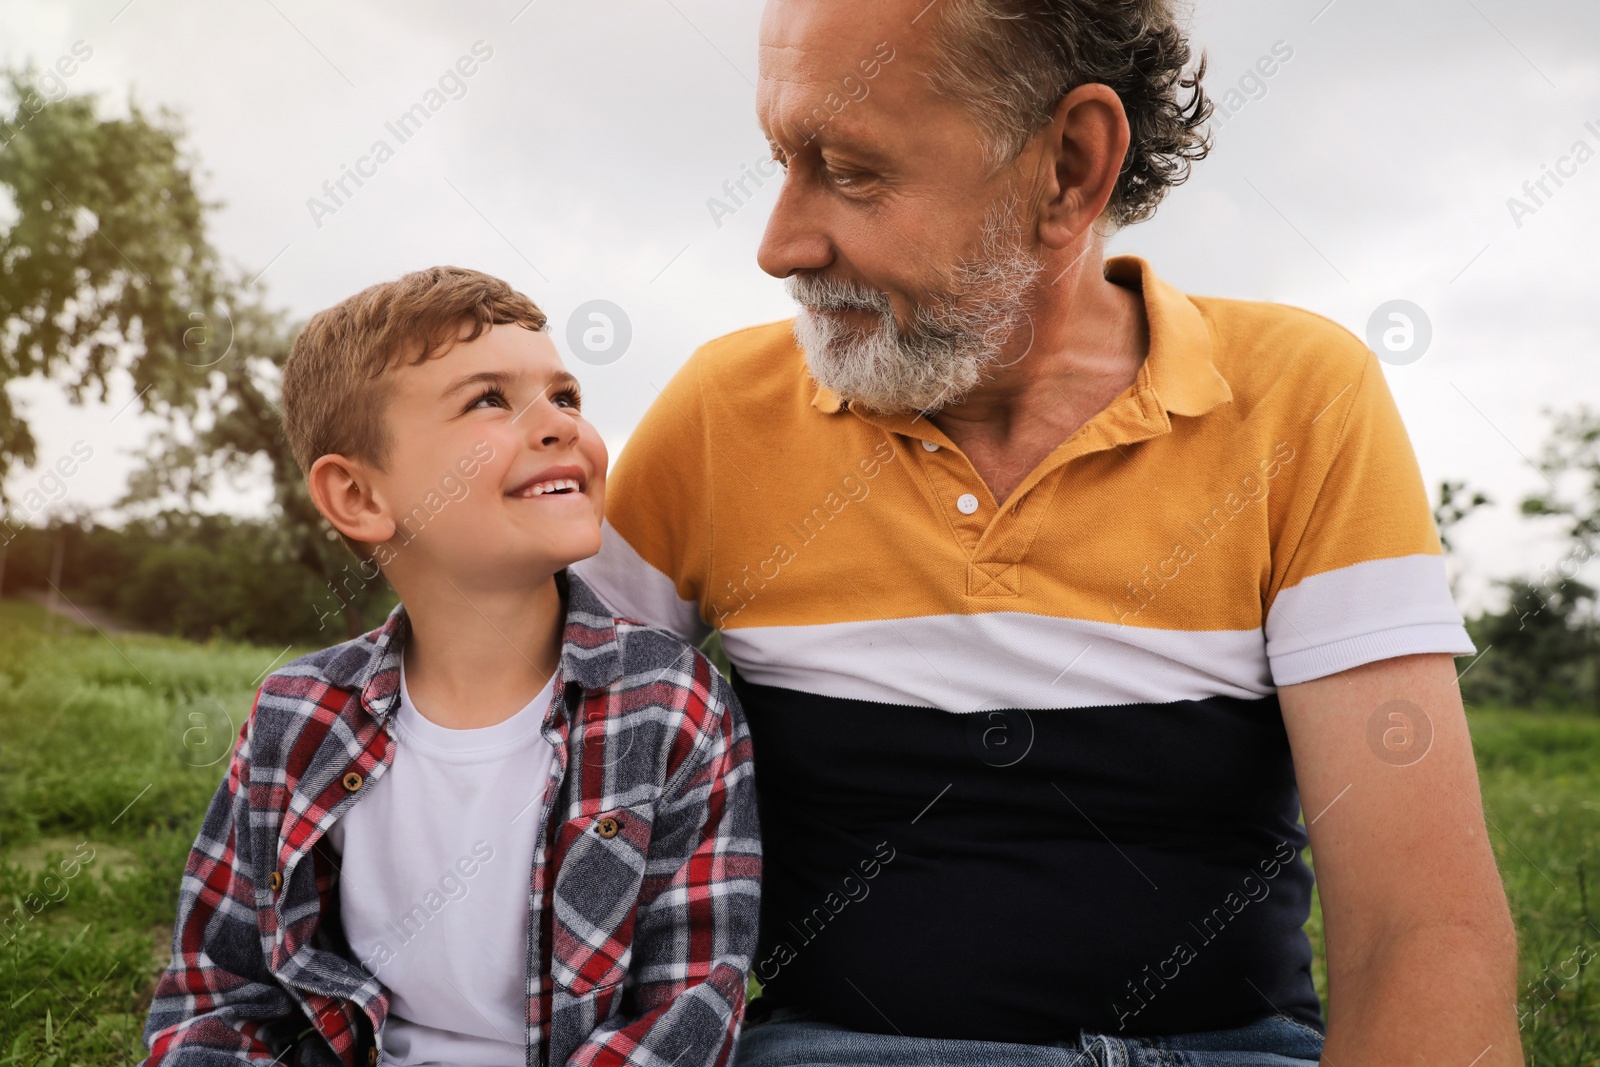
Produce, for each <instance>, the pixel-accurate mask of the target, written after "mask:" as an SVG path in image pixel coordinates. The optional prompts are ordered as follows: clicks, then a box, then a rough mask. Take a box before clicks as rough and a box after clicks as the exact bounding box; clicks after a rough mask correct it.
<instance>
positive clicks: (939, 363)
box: [785, 196, 1044, 413]
mask: <svg viewBox="0 0 1600 1067" xmlns="http://www.w3.org/2000/svg"><path fill="white" fill-rule="evenodd" d="M1020 203H1021V201H1020V198H1018V197H1016V196H1009V197H1006V198H1005V199H1003V200H1002V201H1001V202H999V203H998V204H997V205H996V206H995V207H994V208H991V209H990V211H989V212H988V214H987V215H986V216H985V217H984V222H983V244H982V247H981V248H980V250H979V252H978V255H977V256H976V257H975V258H974V259H971V260H967V261H964V262H962V263H959V264H958V265H957V266H956V268H955V270H954V271H953V272H952V276H951V280H950V285H949V287H948V288H947V289H945V290H944V291H943V292H940V293H939V294H937V295H936V296H935V297H934V298H933V299H932V300H930V301H927V302H925V303H918V304H917V305H916V306H915V308H914V309H913V313H912V319H911V324H910V326H909V327H908V328H907V329H906V330H904V331H902V330H901V329H900V327H899V324H898V323H897V322H896V321H895V315H894V307H893V305H892V304H891V303H890V302H889V297H888V295H887V294H886V293H882V292H879V291H878V290H875V289H869V288H866V287H865V286H859V285H854V284H851V283H848V282H840V281H834V280H831V279H827V278H821V277H817V276H815V275H798V274H796V275H791V276H790V277H789V278H787V279H786V280H785V287H786V288H787V289H788V291H789V296H790V297H791V298H792V299H793V300H794V301H795V302H796V303H798V304H800V305H801V310H800V314H799V316H798V317H796V319H795V323H794V336H795V340H797V341H799V343H800V347H801V348H803V349H805V353H806V365H807V366H808V367H809V368H810V369H811V376H812V377H813V378H814V379H816V382H817V384H818V385H821V386H825V387H827V388H828V389H831V390H833V392H834V393H836V394H837V395H838V396H839V397H840V398H841V399H843V400H848V401H849V402H850V403H851V404H853V405H855V406H858V407H863V408H867V409H869V410H872V411H877V412H885V413H891V412H908V411H925V412H934V411H938V410H939V409H940V408H943V407H946V406H949V405H952V404H958V403H960V402H961V400H962V399H963V398H964V397H965V396H966V395H967V393H969V392H970V391H971V390H972V388H973V387H974V386H976V385H977V384H978V383H979V382H980V381H981V380H982V378H983V373H984V371H985V370H986V369H988V368H989V367H991V366H993V365H994V364H995V363H997V362H998V361H999V359H1000V356H1001V354H1002V353H1003V351H1004V349H1005V346H1006V343H1007V342H1008V341H1009V340H1010V339H1011V336H1012V334H1013V333H1015V332H1016V328H1017V326H1018V325H1019V324H1020V323H1021V322H1022V321H1023V319H1025V318H1026V317H1027V309H1026V300H1027V297H1028V295H1029V294H1030V292H1031V291H1032V289H1033V283H1034V281H1035V280H1036V279H1037V278H1038V276H1039V274H1040V272H1041V271H1042V270H1043V269H1044V268H1043V265H1042V264H1041V263H1040V262H1039V260H1038V258H1037V257H1036V256H1034V255H1033V254H1032V253H1031V252H1029V251H1028V249H1027V248H1026V247H1025V245H1024V244H1023V233H1024V232H1025V231H1024V230H1023V227H1022V225H1021V224H1020V223H1019V222H1018V221H1017V208H1018V207H1019V206H1020ZM813 309H818V310H822V309H832V310H851V309H853V310H862V311H871V312H875V313H876V314H877V316H878V321H877V322H876V323H874V324H873V325H872V326H871V327H869V328H867V329H865V330H858V329H855V328H853V327H850V326H848V325H846V324H845V323H843V322H841V321H840V320H839V319H837V318H836V317H834V316H832V315H826V314H818V313H817V310H813Z"/></svg>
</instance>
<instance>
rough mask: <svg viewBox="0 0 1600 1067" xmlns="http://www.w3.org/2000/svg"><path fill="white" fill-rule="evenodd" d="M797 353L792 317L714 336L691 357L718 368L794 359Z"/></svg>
mask: <svg viewBox="0 0 1600 1067" xmlns="http://www.w3.org/2000/svg"><path fill="white" fill-rule="evenodd" d="M798 352H799V346H798V345H797V344H796V342H795V339H794V317H793V316H790V317H789V318H787V319H777V320H774V321H772V322H763V323H760V324H758V325H755V326H746V327H744V328H743V329H740V330H734V331H733V332H732V333H725V334H723V335H722V336H721V337H714V338H712V339H711V340H709V341H707V342H706V343H705V344H703V345H701V346H700V347H698V348H696V349H695V350H694V355H693V356H692V357H691V359H692V360H693V361H696V362H701V363H708V364H712V365H715V366H717V367H719V368H720V367H739V366H749V365H752V364H755V365H761V364H767V363H772V362H774V361H779V362H781V361H785V360H792V359H794V358H795V356H796V355H797V354H798Z"/></svg>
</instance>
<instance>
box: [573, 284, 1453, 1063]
mask: <svg viewBox="0 0 1600 1067" xmlns="http://www.w3.org/2000/svg"><path fill="white" fill-rule="evenodd" d="M1105 269H1106V276H1107V277H1108V278H1109V279H1110V280H1111V281H1113V282H1115V283H1116V284H1119V285H1123V286H1125V287H1127V288H1129V289H1131V290H1133V291H1135V292H1138V293H1141V294H1142V296H1143V303H1144V307H1145V313H1146V319H1147V321H1148V325H1149V337H1150V343H1149V349H1148V352H1147V355H1146V357H1145V359H1144V361H1143V363H1142V365H1141V367H1140V369H1139V372H1138V375H1137V378H1136V380H1135V381H1134V383H1133V384H1132V385H1131V386H1129V387H1128V388H1127V389H1126V390H1125V391H1124V392H1123V393H1122V394H1121V395H1119V396H1118V397H1117V398H1116V399H1115V400H1114V401H1112V403H1111V404H1110V405H1109V406H1107V407H1106V408H1105V409H1104V410H1102V411H1100V412H1099V413H1098V414H1096V415H1095V416H1094V417H1093V418H1091V419H1090V420H1089V421H1088V422H1087V423H1086V424H1085V425H1084V426H1083V427H1082V428H1080V429H1079V430H1077V431H1076V432H1075V433H1073V434H1072V435H1071V436H1069V437H1068V438H1067V439H1066V440H1064V441H1063V442H1061V444H1060V445H1058V446H1057V447H1056V448H1055V449H1054V451H1053V452H1051V453H1050V455H1049V456H1048V457H1047V458H1046V459H1045V460H1044V461H1043V462H1041V463H1040V464H1039V465H1038V467H1037V468H1036V469H1034V470H1033V471H1032V472H1031V473H1030V474H1029V475H1028V476H1027V477H1026V478H1025V479H1024V481H1023V482H1022V483H1021V484H1020V485H1019V486H1018V487H1017V489H1016V490H1015V492H1014V493H1013V494H1012V495H1011V497H1010V498H1009V499H1007V500H1005V501H1003V502H1001V501H996V500H995V499H994V498H993V496H992V495H991V494H990V492H989V490H988V488H987V487H986V486H985V484H984V482H983V480H982V479H981V478H980V477H979V475H978V474H977V471H976V470H975V469H974V467H973V466H972V464H971V463H970V462H969V461H968V459H967V457H966V456H965V455H963V453H962V452H961V450H960V449H959V448H958V447H957V446H956V445H955V443H954V442H953V441H951V440H950V439H949V438H948V437H946V436H945V435H944V434H943V433H942V432H940V430H939V429H938V427H936V426H935V425H933V423H932V422H930V421H929V420H928V419H927V418H925V417H923V416H922V415H920V414H917V413H910V414H896V415H881V414H874V413H870V412H866V411H859V410H856V409H854V408H851V407H850V406H849V405H847V404H844V403H841V401H840V399H839V398H838V397H837V396H835V395H834V394H832V393H831V392H830V391H829V390H827V389H824V388H819V387H818V386H817V385H816V383H815V382H814V381H813V380H812V379H811V377H810V375H809V373H808V372H807V370H806V366H805V356H804V353H803V352H802V351H801V350H800V348H799V347H798V345H797V343H796V341H795V339H794V336H793V333H792V325H793V322H792V320H785V321H781V322H775V323H770V324H767V325H762V326H756V327H752V328H750V329H746V330H741V331H738V332H736V333H732V334H729V335H727V336H725V337H722V338H719V339H717V340H715V341H712V342H710V343H708V344H706V345H704V346H702V347H701V348H700V349H699V350H697V351H696V352H695V353H694V355H693V357H692V358H691V359H690V360H689V361H688V363H687V364H685V365H684V367H683V368H682V369H681V370H680V371H679V372H678V373H677V374H676V375H675V376H674V377H673V378H672V379H671V381H670V382H669V383H668V384H667V385H666V386H665V388H663V389H661V391H660V396H659V397H658V399H657V400H656V402H655V403H654V404H653V405H652V407H651V408H650V410H649V412H648V413H647V414H646V416H645V418H644V420H643V421H642V422H641V423H640V425H639V427H638V428H637V429H636V431H635V432H634V434H633V436H632V438H631V439H630V440H629V443H628V445H627V447H626V448H625V450H624V451H623V453H622V455H621V457H620V458H619V459H618V461H617V463H616V466H615V470H614V471H613V472H612V474H611V476H610V490H609V494H608V500H607V508H606V526H605V531H604V537H603V547H602V549H601V551H600V553H599V555H598V556H596V557H594V558H593V559H591V560H588V561H585V562H584V563H582V564H579V565H578V566H577V567H576V568H575V569H577V570H578V571H579V572H580V573H581V574H582V575H583V577H584V578H585V579H586V580H587V581H588V582H589V583H590V584H591V585H592V586H593V587H594V588H595V589H596V590H597V591H598V592H599V593H600V594H601V596H603V597H604V598H606V599H607V600H609V601H610V602H611V604H612V605H613V606H614V607H615V608H616V609H617V611H618V612H620V613H622V614H625V615H629V616H634V617H637V618H640V619H642V620H644V621H646V622H648V623H651V624H653V625H657V626H662V627H665V628H667V629H670V630H672V631H674V632H676V633H677V634H679V635H680V636H682V637H684V638H685V639H688V640H691V641H698V640H700V639H702V638H704V637H705V636H706V635H707V634H708V633H709V632H710V631H711V630H712V629H717V630H720V631H721V633H722V640H723V644H724V647H725V648H726V650H727V653H728V656H729V658H730V660H731V662H732V665H733V675H734V683H735V688H736V690H737V691H738V693H739V695H740V697H741V700H742V701H743V703H744V706H745V710H746V714H747V716H748V720H749V723H750V728H751V733H752V739H753V743H754V752H755V761H756V781H757V789H758V794H759V796H760V810H761V818H762V824H763V841H764V847H765V857H766V868H765V872H766V873H765V877H764V886H763V904H762V939H761V946H760V950H759V951H758V954H757V956H756V961H755V973H756V975H757V977H758V979H759V980H760V981H761V982H762V984H763V989H764V996H766V997H771V998H772V999H773V1002H774V1003H778V1004H783V1005H787V1006H793V1007H798V1008H802V1009H806V1010H809V1011H812V1012H814V1013H816V1015H817V1017H819V1018H822V1019H825V1020H827V1021H831V1022H834V1023H837V1024H838V1025H843V1026H849V1027H851V1028H854V1029H858V1030H866V1031H874V1032H883V1033H903V1034H906V1035H909V1036H926V1037H951V1038H973V1039H985V1040H1001V1041H1018V1042H1028V1043H1049V1042H1051V1041H1056V1040H1067V1039H1072V1038H1075V1037H1076V1036H1077V1034H1078V1032H1079V1030H1080V1029H1082V1028H1088V1029H1095V1030H1100V1031H1104V1032H1111V1033H1121V1034H1128V1035H1139V1034H1160V1033H1177V1032H1188V1031H1194V1030H1207V1029H1217V1028H1222V1027H1228V1026H1234V1025H1243V1024H1245V1023H1247V1022H1249V1021H1251V1020H1253V1019H1256V1018H1259V1017H1261V1016H1263V1015H1266V1014H1271V1013H1272V1012H1274V1011H1279V1012H1283V1013H1285V1014H1288V1015H1290V1016H1292V1017H1295V1018H1297V1019H1299V1020H1301V1021H1303V1022H1305V1023H1306V1024H1307V1025H1310V1026H1313V1027H1317V1028H1321V1026H1322V1018H1321V1011H1320V1006H1319V1004H1318V1001H1317V997H1316V994H1315V992H1314V990H1313V987H1312V982H1311V975H1310V961H1311V949H1310V945H1309V943H1308V941H1307V939H1306V937H1305V935H1304V933H1303V931H1302V927H1303V925H1304V922H1305V920H1306V918H1307V915H1308V913H1309V907H1310V893H1311V885H1312V875H1311V871H1310V869H1309V867H1308V866H1307V864H1306V863H1305V862H1304V861H1303V859H1302V858H1301V850H1302V849H1303V848H1304V846H1305V844H1306V836H1305V833H1304V829H1303V826H1302V824H1301V818H1300V803H1299V795H1298V792H1297V790H1296V787H1295V780H1294V768H1293V764H1292V761H1291V754H1290V751H1289V746H1288V741H1287V737H1286V734H1285V731H1284V726H1283V720H1282V715H1281V712H1280V710H1279V706H1278V702H1277V695H1276V693H1277V687H1279V686H1283V685H1289V684H1293V683H1297V682H1303V681H1308V680H1311V679H1315V678H1320V677H1323V676H1326V675H1329V674H1333V673H1336V672H1339V671H1343V670H1347V669H1349V668H1353V667H1357V666H1359V665H1361V664H1365V663H1369V662H1372V661H1375V660H1381V659H1385V658H1388V657H1393V656H1401V655H1408V654H1413V653H1425V652H1444V653H1454V654H1458V655H1459V654H1467V653H1471V652H1472V651H1474V649H1473V645H1472V642H1471V640H1470V639H1469V638H1468V636H1467V633H1466V630H1465V628H1464V627H1463V625H1462V618H1461V615H1460V612H1459V611H1458V610H1457V608H1456V606H1455V604H1454V602H1453V599H1452V596H1451V593H1450V589H1449V586H1448V584H1447V581H1446V577H1445V570H1444V565H1443V559H1442V555H1441V550H1440V544H1439V538H1438V533H1437V530H1436V529H1435V527H1434V524H1433V519H1432V515H1431V511H1430V507H1429V502H1428V495H1427V491H1426V489H1425V487H1424V485H1423V481H1422V477H1421V473H1420V471H1419V469H1418V466H1417V462H1416V458H1415V455H1414V453H1413V450H1412V448H1411V445H1410V442H1409V439H1408V438H1407V435H1406V430H1405V427H1404V425H1403V423H1402V421H1401V418H1400V415H1399V412H1398V410H1397V408H1396V407H1395V404H1394V400H1393V397H1392V396H1391V394H1390V392H1389V389H1388V387H1387V384H1386V382H1385V380H1384V376H1383V371H1382V369H1381V366H1380V364H1379V363H1378V361H1377V359H1376V357H1375V356H1374V355H1373V354H1372V353H1371V352H1370V351H1369V350H1368V349H1367V348H1366V347H1365V346H1364V345H1363V344H1362V342H1361V341H1360V340H1358V339H1357V338H1356V337H1354V336H1353V335H1351V334H1350V333H1349V332H1348V331H1346V330H1344V329H1343V328H1341V327H1340V326H1338V325H1336V324H1334V323H1332V322H1330V321H1329V320H1327V319H1324V318H1321V317H1319V316H1317V315H1314V314H1311V313H1309V312H1305V311H1301V310H1298V309H1295V308H1290V307H1286V306H1281V305H1275V304H1268V303H1257V302H1247V301H1237V300H1227V299H1217V298H1210V297H1198V296H1188V295H1186V294H1184V293H1182V292H1180V291H1178V290H1177V289H1175V288H1173V287H1172V286H1171V285H1169V284H1167V283H1166V282H1164V281H1162V280H1161V279H1160V278H1159V277H1157V275H1156V274H1155V273H1154V272H1153V270H1152V269H1151V267H1150V265H1149V264H1148V263H1146V262H1145V261H1144V260H1142V259H1140V258H1138V257H1134V256H1120V257H1116V258H1113V259H1111V260H1109V261H1107V263H1106V267H1105ZM1063 402H1064V403H1066V402H1069V401H1068V400H1067V399H1066V398H1063Z"/></svg>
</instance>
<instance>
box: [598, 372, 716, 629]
mask: <svg viewBox="0 0 1600 1067" xmlns="http://www.w3.org/2000/svg"><path fill="white" fill-rule="evenodd" d="M699 364H700V359H699V356H698V354H697V355H696V357H695V358H692V359H690V360H689V362H688V363H686V364H685V365H684V366H683V367H682V368H681V369H679V371H678V373H677V374H675V375H673V377H672V380H671V381H669V382H668V383H667V386H666V388H665V389H662V390H661V391H660V393H659V395H657V397H656V399H655V403H653V404H651V405H650V409H649V410H648V411H647V412H645V416H644V418H643V420H641V421H640V423H639V425H638V427H637V428H636V429H635V430H634V432H633V434H632V436H630V437H629V438H628V443H627V444H626V445H625V446H624V447H623V449H622V454H621V455H620V456H619V457H618V458H617V461H616V463H615V464H614V465H613V467H612V469H611V472H610V473H609V474H608V475H607V477H606V517H605V523H604V526H603V527H602V531H601V543H600V552H599V554H598V555H596V556H593V557H591V558H590V559H586V560H582V561H580V562H578V563H575V564H573V565H572V569H573V570H574V571H576V572H577V573H578V575H579V576H580V577H581V578H583V580H584V581H585V582H587V583H588V584H589V585H590V587H591V588H593V589H594V590H595V592H597V593H598V594H599V595H600V597H601V598H602V599H603V600H605V601H606V602H607V603H608V604H610V605H611V607H612V609H613V610H614V611H616V613H617V614H619V615H625V616H627V617H629V618H634V619H638V620H639V621H640V622H644V623H647V624H649V625H651V626H659V627H661V628H662V629H664V630H667V631H669V632H671V633H673V634H675V635H677V636H678V637H679V638H681V639H682V640H684V641H687V642H689V643H690V644H699V643H700V642H701V641H702V640H704V639H705V637H706V635H707V634H709V633H710V632H711V627H710V626H709V625H707V624H706V623H705V621H704V620H703V619H702V617H701V613H700V604H701V602H702V600H703V599H704V597H703V593H704V590H705V583H706V578H707V572H708V566H709V560H710V553H711V534H712V527H711V522H712V507H713V495H712V484H711V477H710V475H711V471H710V467H709V463H708V456H707V451H708V449H709V448H710V443H709V439H708V437H707V433H708V428H707V425H706V417H705V403H704V401H703V399H702V395H701V390H700V383H699V371H700V367H699Z"/></svg>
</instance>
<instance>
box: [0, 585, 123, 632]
mask: <svg viewBox="0 0 1600 1067" xmlns="http://www.w3.org/2000/svg"><path fill="white" fill-rule="evenodd" d="M18 595H19V596H20V597H21V599H23V600H31V601H33V602H34V603H35V604H40V605H43V607H44V609H45V610H46V611H49V612H52V613H53V614H56V615H59V616H61V617H62V618H63V619H70V620H72V621H73V622H75V623H77V624H78V625H80V626H92V627H95V628H97V629H99V630H101V631H103V632H105V633H108V634H128V633H134V632H135V631H134V630H133V629H131V628H129V627H127V626H124V625H122V624H121V623H120V622H118V621H117V620H116V619H114V618H113V617H112V616H111V613H110V612H108V611H106V610H104V609H103V608H97V607H94V606H92V605H89V604H77V605H74V603H69V602H68V601H67V598H66V597H57V596H55V595H54V594H53V593H51V591H50V590H48V589H24V590H22V591H21V592H20V593H19V594H18Z"/></svg>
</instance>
